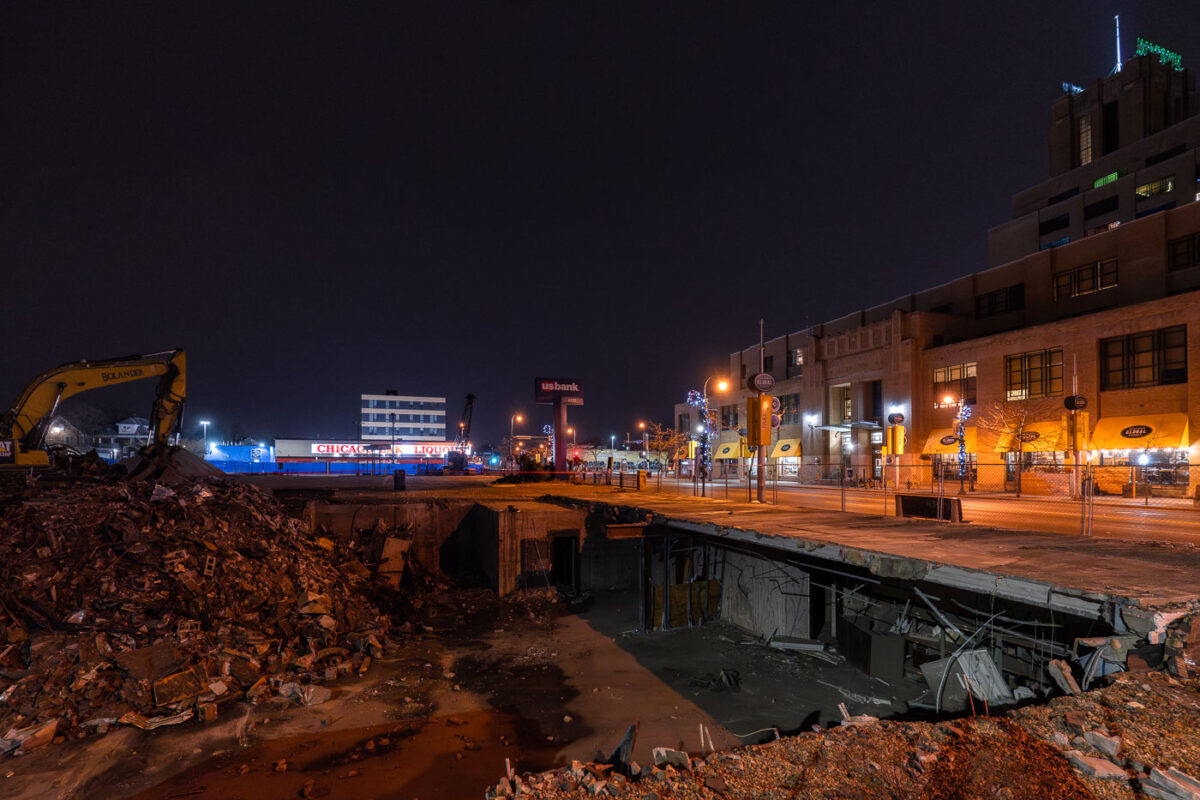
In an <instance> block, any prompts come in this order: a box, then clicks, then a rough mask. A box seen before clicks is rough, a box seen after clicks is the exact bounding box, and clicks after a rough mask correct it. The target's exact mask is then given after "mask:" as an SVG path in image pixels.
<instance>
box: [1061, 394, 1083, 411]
mask: <svg viewBox="0 0 1200 800" xmlns="http://www.w3.org/2000/svg"><path fill="white" fill-rule="evenodd" d="M1063 405H1064V406H1066V407H1067V409H1068V410H1070V411H1083V410H1084V409H1085V408H1087V405H1088V401H1087V398H1086V397H1084V396H1083V395H1081V394H1069V395H1067V396H1066V397H1064V398H1063Z"/></svg>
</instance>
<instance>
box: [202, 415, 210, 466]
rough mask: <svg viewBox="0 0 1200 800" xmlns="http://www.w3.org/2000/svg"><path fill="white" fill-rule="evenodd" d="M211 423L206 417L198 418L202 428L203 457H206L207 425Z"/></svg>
mask: <svg viewBox="0 0 1200 800" xmlns="http://www.w3.org/2000/svg"><path fill="white" fill-rule="evenodd" d="M211 424H212V423H211V422H209V421H208V420H206V419H202V420H200V426H201V427H202V428H204V457H205V458H208V426H209V425H211Z"/></svg>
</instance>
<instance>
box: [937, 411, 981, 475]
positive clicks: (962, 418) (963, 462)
mask: <svg viewBox="0 0 1200 800" xmlns="http://www.w3.org/2000/svg"><path fill="white" fill-rule="evenodd" d="M942 402H943V403H945V404H946V405H948V406H952V405H954V404H955V402H957V403H958V413H956V414H955V415H954V436H955V438H956V439H958V491H959V494H961V493H962V490H963V483H964V481H965V480H966V477H967V444H966V442H967V420H968V419H970V417H971V407H970V406H968V405H967V404H966V402H965V398H962V397H960V398H958V400H957V401H955V399H954V397H953V396H952V395H946V396H945V397H943V398H942ZM974 486H975V485H974V483H972V484H971V491H974V490H975V489H974Z"/></svg>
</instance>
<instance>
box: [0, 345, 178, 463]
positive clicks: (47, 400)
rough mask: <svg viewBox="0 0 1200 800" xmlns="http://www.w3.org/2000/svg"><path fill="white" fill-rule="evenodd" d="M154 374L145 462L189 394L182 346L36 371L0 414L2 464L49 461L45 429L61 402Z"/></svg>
mask: <svg viewBox="0 0 1200 800" xmlns="http://www.w3.org/2000/svg"><path fill="white" fill-rule="evenodd" d="M154 377H157V378H158V379H159V380H158V390H157V395H156V396H155V399H154V408H153V410H152V412H151V414H150V435H149V437H148V441H147V442H146V446H145V447H144V448H142V451H141V456H142V459H143V463H148V462H151V461H153V460H156V459H162V458H163V457H165V456H166V454H167V452H168V451H169V448H170V439H171V434H173V433H174V432H175V430H176V428H178V426H179V424H180V422H181V420H182V418H183V401H184V398H185V397H186V395H187V359H186V357H185V355H184V352H183V351H182V350H167V351H165V352H162V353H148V354H146V355H141V356H125V357H123V358H110V359H104V360H98V361H75V362H72V363H70V364H63V365H62V366H60V367H55V368H54V369H52V370H50V371H48V372H45V373H43V374H41V375H39V376H38V377H37V378H36V379H34V380H33V381H32V382H31V383H30V384H29V385H28V386H26V387H25V388H24V389H23V390H22V391H21V393H20V394H19V395H18V396H17V399H16V402H14V403H13V405H12V407H11V408H9V409H8V410H7V411H6V412H4V416H3V417H0V469H5V468H8V469H12V468H18V469H29V468H31V467H48V466H50V461H51V459H50V452H49V451H48V450H47V449H46V448H45V439H46V428H47V426H48V425H49V424H50V419H51V418H52V417H53V416H54V413H55V411H57V410H58V407H59V404H60V403H62V401H64V400H66V399H67V398H68V397H71V396H72V395H76V394H79V393H80V392H87V391H90V390H92V389H100V388H102V387H105V386H116V385H117V384H119V383H129V382H131V381H140V380H145V379H147V378H154Z"/></svg>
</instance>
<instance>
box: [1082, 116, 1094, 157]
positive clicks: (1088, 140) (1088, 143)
mask: <svg viewBox="0 0 1200 800" xmlns="http://www.w3.org/2000/svg"><path fill="white" fill-rule="evenodd" d="M1090 163H1092V120H1091V119H1090V118H1089V117H1080V118H1079V166H1081V167H1082V166H1083V165H1084V164H1090Z"/></svg>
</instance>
